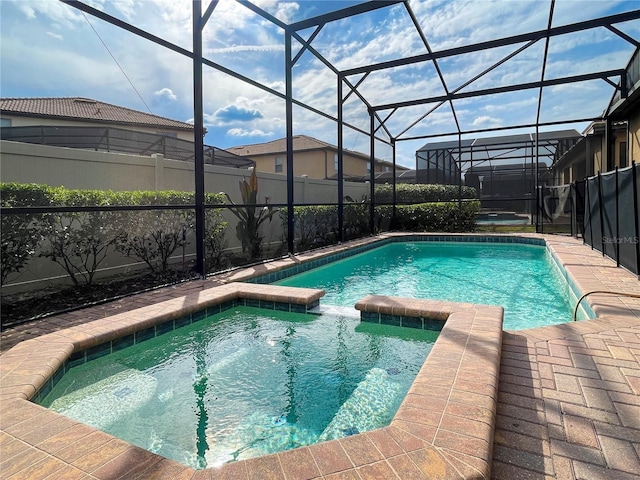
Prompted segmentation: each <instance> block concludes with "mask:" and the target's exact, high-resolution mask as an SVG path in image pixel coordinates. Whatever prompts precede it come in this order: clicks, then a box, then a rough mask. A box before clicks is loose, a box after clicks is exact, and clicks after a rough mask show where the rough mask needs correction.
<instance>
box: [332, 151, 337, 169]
mask: <svg viewBox="0 0 640 480" xmlns="http://www.w3.org/2000/svg"><path fill="white" fill-rule="evenodd" d="M333 169H334V170H335V171H336V172H337V171H338V154H337V153H334V154H333Z"/></svg>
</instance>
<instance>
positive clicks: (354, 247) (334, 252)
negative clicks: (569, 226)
mask: <svg viewBox="0 0 640 480" xmlns="http://www.w3.org/2000/svg"><path fill="white" fill-rule="evenodd" d="M405 241H407V242H461V243H471V242H476V243H503V244H507V243H517V244H522V245H537V246H542V247H543V246H545V241H544V239H542V238H541V237H539V236H527V235H487V234H468V233H467V234H436V233H422V234H418V233H386V234H381V235H378V236H377V237H368V238H365V239H360V240H355V241H352V242H347V243H346V244H342V245H339V246H337V247H332V248H330V249H319V250H316V251H311V252H305V253H302V254H300V255H298V256H297V257H289V258H284V259H281V260H276V261H273V262H268V263H265V264H259V265H256V266H253V267H250V268H246V269H242V270H241V271H239V272H233V273H231V274H230V276H229V280H230V281H235V282H251V283H261V284H265V283H266V284H268V283H273V282H277V281H279V280H282V279H284V278H287V277H290V276H292V275H297V274H298V273H302V272H306V271H307V270H311V269H314V268H317V267H321V266H323V265H327V264H329V263H332V262H335V261H338V260H342V259H345V258H348V257H351V256H354V255H358V254H360V253H363V252H366V251H368V250H372V249H374V248H378V247H381V246H383V245H386V244H388V243H393V242H405Z"/></svg>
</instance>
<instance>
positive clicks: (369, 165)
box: [367, 161, 371, 173]
mask: <svg viewBox="0 0 640 480" xmlns="http://www.w3.org/2000/svg"><path fill="white" fill-rule="evenodd" d="M367 173H371V162H369V161H367Z"/></svg>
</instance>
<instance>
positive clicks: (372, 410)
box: [318, 368, 401, 442]
mask: <svg viewBox="0 0 640 480" xmlns="http://www.w3.org/2000/svg"><path fill="white" fill-rule="evenodd" d="M400 390H401V386H400V385H399V384H398V383H396V382H394V381H393V380H391V378H390V375H389V374H388V373H387V372H386V371H385V370H383V369H381V368H372V369H371V370H369V371H368V372H367V374H366V376H365V379H364V380H363V381H362V382H360V383H359V384H358V386H357V387H356V389H355V390H354V391H353V393H352V394H351V396H350V397H349V398H348V399H347V400H346V401H345V402H344V403H343V404H342V406H341V407H340V409H339V410H338V411H337V413H336V414H335V415H334V417H333V419H332V420H331V422H329V425H327V428H325V429H324V431H323V432H322V433H321V434H320V437H319V438H318V441H319V442H323V441H325V440H335V439H337V438H343V437H346V436H349V435H354V434H356V433H361V432H366V431H369V430H373V429H375V428H379V427H381V426H384V425H387V424H388V423H389V422H390V421H391V418H392V417H393V414H394V413H395V410H396V408H397V406H398V396H399V395H400Z"/></svg>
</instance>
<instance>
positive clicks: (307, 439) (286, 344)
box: [42, 307, 438, 468]
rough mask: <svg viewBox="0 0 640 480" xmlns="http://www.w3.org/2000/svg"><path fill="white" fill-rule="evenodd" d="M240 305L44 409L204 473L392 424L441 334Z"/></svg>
mask: <svg viewBox="0 0 640 480" xmlns="http://www.w3.org/2000/svg"><path fill="white" fill-rule="evenodd" d="M336 312H339V309H334V310H333V311H332V312H331V313H329V314H327V313H323V314H319V315H313V314H296V313H289V312H282V311H277V310H276V311H272V310H268V311H267V310H260V309H255V308H251V307H237V308H233V309H231V310H227V311H225V312H223V313H220V314H217V315H213V316H211V317H208V318H207V319H204V320H201V321H199V322H197V323H195V324H192V325H189V326H186V327H182V328H179V329H177V330H174V331H173V332H172V333H169V334H165V335H161V336H159V337H156V338H154V339H151V340H148V341H145V342H142V343H140V344H137V345H135V346H132V347H129V348H126V349H123V350H121V351H119V352H115V353H111V354H109V355H105V356H103V357H100V358H98V359H95V360H92V361H90V362H87V363H85V364H82V365H79V366H76V367H73V368H72V369H71V370H70V371H69V372H68V373H66V374H65V375H64V376H63V377H62V379H61V380H60V381H59V382H58V384H57V385H56V386H55V387H54V388H53V390H52V392H51V393H50V394H49V395H48V396H47V397H46V398H45V399H44V401H43V402H42V404H43V405H44V406H46V407H48V408H50V409H52V410H55V411H58V412H60V413H62V414H64V415H66V416H69V417H71V418H74V419H76V420H78V421H80V422H83V423H86V424H88V425H91V426H93V427H96V428H98V429H101V430H103V431H105V432H108V433H111V434H113V435H114V436H117V437H119V438H121V439H123V440H125V441H127V442H130V443H133V444H135V445H138V446H140V447H142V448H146V449H148V450H151V451H153V452H155V453H158V454H160V455H163V456H165V457H168V458H171V459H174V460H176V461H178V462H181V463H183V464H185V465H188V466H191V467H194V468H206V467H211V466H216V465H220V464H222V463H225V462H229V461H233V460H238V459H245V458H250V457H255V456H260V455H264V454H269V453H275V452H278V451H282V450H287V449H290V448H295V447H299V446H303V445H308V444H312V443H316V442H318V441H323V440H331V439H335V438H341V437H344V436H347V435H352V434H355V433H358V432H362V431H367V430H371V429H374V428H378V427H381V426H385V425H388V424H389V423H390V421H391V419H392V418H393V415H394V414H395V412H396V411H397V409H398V407H399V405H400V403H401V402H402V400H403V399H404V397H405V396H406V393H407V391H408V389H409V387H410V386H411V384H412V383H413V380H414V379H415V376H416V375H417V373H418V371H419V369H420V367H421V366H422V364H423V363H424V360H425V358H426V356H427V354H428V352H429V351H430V350H431V347H432V346H433V343H434V342H435V340H436V338H437V335H438V332H433V331H426V330H417V329H409V328H401V327H392V326H387V325H376V324H368V323H360V321H359V318H358V317H357V315H356V314H355V311H349V312H348V313H346V312H345V313H343V314H342V313H336Z"/></svg>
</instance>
